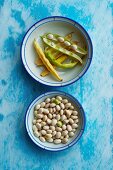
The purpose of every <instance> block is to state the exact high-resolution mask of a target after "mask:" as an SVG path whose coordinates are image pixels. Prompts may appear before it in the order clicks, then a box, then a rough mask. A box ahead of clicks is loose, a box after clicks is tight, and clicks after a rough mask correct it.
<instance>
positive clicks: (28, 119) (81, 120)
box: [25, 91, 85, 151]
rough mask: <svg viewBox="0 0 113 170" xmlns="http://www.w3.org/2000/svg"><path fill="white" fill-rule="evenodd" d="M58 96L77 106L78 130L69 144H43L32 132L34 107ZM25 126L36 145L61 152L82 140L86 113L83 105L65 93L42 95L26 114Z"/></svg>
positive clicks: (57, 92)
mask: <svg viewBox="0 0 113 170" xmlns="http://www.w3.org/2000/svg"><path fill="white" fill-rule="evenodd" d="M57 95H60V96H62V97H63V98H67V99H68V100H69V101H70V102H71V103H72V104H73V105H74V106H75V108H76V110H77V111H78V117H79V123H78V125H79V126H78V129H77V131H76V132H75V135H74V137H72V138H70V139H69V141H68V143H66V144H54V143H48V142H41V141H40V140H39V139H38V138H37V137H35V136H34V134H33V131H32V120H33V110H34V106H35V105H36V104H38V103H41V102H42V101H44V100H45V99H46V98H48V97H49V98H52V97H54V96H57ZM25 125H26V129H27V133H28V135H29V137H30V138H31V140H32V141H33V142H34V143H35V144H36V145H38V146H39V147H41V148H43V149H46V150H49V151H61V150H64V149H67V148H69V147H70V146H72V145H74V144H75V143H76V142H77V141H78V140H79V139H80V138H81V136H82V134H83V132H84V128H85V113H84V110H83V108H82V106H81V104H80V103H79V102H78V100H77V99H75V98H74V97H73V96H71V95H70V94H67V93H65V92H60V91H53V92H48V93H45V94H42V95H40V96H39V97H37V98H36V99H35V100H34V101H33V102H32V103H31V104H30V106H29V107H28V110H27V112H26V117H25Z"/></svg>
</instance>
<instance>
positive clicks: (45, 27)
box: [21, 16, 93, 87]
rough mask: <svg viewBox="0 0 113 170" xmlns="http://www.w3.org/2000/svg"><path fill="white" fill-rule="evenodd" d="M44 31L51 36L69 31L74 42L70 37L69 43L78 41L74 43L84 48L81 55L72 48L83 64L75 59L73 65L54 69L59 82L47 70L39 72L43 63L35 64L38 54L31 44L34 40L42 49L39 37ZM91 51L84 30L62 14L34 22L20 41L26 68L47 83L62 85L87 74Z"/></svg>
mask: <svg viewBox="0 0 113 170" xmlns="http://www.w3.org/2000/svg"><path fill="white" fill-rule="evenodd" d="M46 33H51V34H52V35H60V36H61V37H66V35H68V34H70V33H72V40H73V41H72V40H71V42H73V43H75V44H76V43H78V45H77V46H76V47H77V48H78V46H79V47H80V48H85V49H86V51H87V53H86V54H85V55H81V54H80V56H79V54H78V52H77V53H76V49H75V54H74V55H77V56H79V59H80V60H82V63H80V62H77V64H76V65H75V66H74V67H73V68H68V69H66V68H65V69H64V68H59V67H56V68H55V69H56V72H57V73H58V75H59V76H60V77H61V79H62V81H58V80H57V79H55V77H54V76H53V75H52V74H50V73H48V75H46V76H42V74H41V73H42V72H43V70H44V69H45V68H44V65H43V63H42V65H40V64H39V63H38V64H39V65H40V66H39V65H38V66H37V64H36V58H37V53H36V51H35V49H34V47H33V42H34V39H35V40H36V41H37V42H38V44H39V46H40V47H41V48H42V50H43V51H44V43H43V42H42V38H41V36H43V35H45V34H46ZM47 45H48V44H47ZM78 49H79V48H78ZM60 52H61V51H60ZM65 52H66V49H65ZM61 53H62V52H61ZM92 54H93V47H92V42H91V39H90V36H89V34H88V33H87V31H86V30H85V29H84V28H83V27H82V26H81V25H80V24H79V23H77V22H76V21H74V20H72V19H70V18H66V17H62V16H52V17H47V18H44V19H42V20H40V21H38V22H36V23H35V24H34V25H32V26H31V27H30V28H29V30H28V31H27V32H26V34H25V36H24V38H23V41H22V44H21V58H22V62H23V64H24V67H25V69H26V70H27V72H28V73H29V74H30V75H31V76H32V77H33V78H34V79H35V80H36V81H38V82H40V83H42V84H45V85H48V86H57V87H61V86H66V85H69V84H72V83H74V82H76V81H77V80H79V79H80V78H81V77H82V76H83V75H84V74H85V73H86V71H87V70H88V68H89V66H90V64H91V60H92ZM66 55H67V53H66ZM71 57H72V56H71ZM66 61H67V60H66ZM71 62H73V61H71ZM50 63H51V61H50ZM51 64H53V63H51ZM65 64H66V63H65Z"/></svg>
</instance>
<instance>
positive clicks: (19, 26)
mask: <svg viewBox="0 0 113 170" xmlns="http://www.w3.org/2000/svg"><path fill="white" fill-rule="evenodd" d="M52 15H62V16H67V17H70V18H72V19H75V20H76V21H77V22H79V23H80V24H81V25H83V26H84V27H85V29H86V30H87V31H88V33H89V35H90V36H91V39H92V42H93V47H94V55H93V60H92V64H91V67H90V68H89V70H88V72H87V73H86V74H85V75H84V77H83V78H81V79H80V80H79V81H77V82H76V83H74V84H72V85H70V86H68V87H62V88H58V89H60V90H62V91H66V92H69V93H70V94H73V95H74V96H75V97H76V98H77V99H78V100H79V101H80V102H81V103H82V105H83V107H84V109H85V112H86V119H87V124H86V129H85V133H84V135H83V137H82V138H81V140H80V141H79V142H78V143H77V144H76V145H74V146H73V147H71V148H70V149H68V150H65V151H62V152H58V153H51V152H47V151H43V150H42V149H40V148H38V147H37V146H35V144H33V143H32V142H31V140H30V139H29V137H28V136H27V134H26V131H25V127H24V116H25V111H26V108H27V106H28V105H29V103H30V102H31V101H32V100H33V99H34V98H35V97H36V96H38V95H39V94H41V93H42V92H46V91H50V90H53V89H57V88H51V87H46V86H44V85H41V84H39V83H37V82H36V81H34V80H33V79H32V78H31V77H30V76H29V75H28V73H27V72H26V71H25V69H24V67H23V65H22V62H21V59H20V51H19V50H20V44H21V41H22V38H23V35H24V34H25V32H26V31H27V29H28V28H29V27H30V26H31V25H32V24H33V23H34V22H36V21H37V20H39V19H42V18H43V17H47V16H52ZM0 19H1V20H0V30H1V31H0V170H62V169H63V170H76V169H77V170H112V169H113V153H112V152H113V142H112V141H113V128H112V126H113V48H112V45H113V40H112V38H113V25H112V20H113V1H112V0H95V1H94V0H90V1H89V0H78V1H75V0H70V1H66V0H54V1H51V0H43V1H40V0H37V1H36V0H29V1H28V0H17V1H10V0H1V1H0Z"/></svg>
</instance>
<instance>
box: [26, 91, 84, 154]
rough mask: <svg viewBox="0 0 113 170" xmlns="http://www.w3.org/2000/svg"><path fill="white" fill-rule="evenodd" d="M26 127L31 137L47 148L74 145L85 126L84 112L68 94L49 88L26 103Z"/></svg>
mask: <svg viewBox="0 0 113 170" xmlns="http://www.w3.org/2000/svg"><path fill="white" fill-rule="evenodd" d="M25 125H26V130H27V133H28V135H29V137H30V138H31V140H32V141H33V142H34V143H35V144H36V145H38V146H39V147H41V148H43V149H46V150H49V151H61V150H64V149H67V148H69V147H70V146H72V145H74V144H75V143H76V142H77V141H78V140H79V139H80V138H81V136H82V134H83V132H84V128H85V113H84V110H83V108H82V106H81V104H80V103H79V102H78V100H77V99H75V98H74V97H73V96H71V95H70V94H67V93H65V92H61V91H52V92H47V93H44V94H42V95H40V96H38V97H37V98H36V99H35V100H34V101H33V102H32V103H31V104H30V106H29V107H28V109H27V112H26V117H25Z"/></svg>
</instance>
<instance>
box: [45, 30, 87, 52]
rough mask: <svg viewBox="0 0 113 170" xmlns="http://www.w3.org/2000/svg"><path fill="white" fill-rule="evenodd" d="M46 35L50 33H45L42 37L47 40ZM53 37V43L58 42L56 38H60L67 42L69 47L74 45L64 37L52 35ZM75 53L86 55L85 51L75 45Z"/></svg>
mask: <svg viewBox="0 0 113 170" xmlns="http://www.w3.org/2000/svg"><path fill="white" fill-rule="evenodd" d="M48 34H51V33H46V34H44V37H46V38H47V36H48ZM52 35H53V37H54V38H53V41H56V42H58V37H62V38H63V39H64V41H68V42H69V43H70V44H71V45H75V44H74V43H73V42H72V41H70V40H69V39H67V38H66V37H63V36H60V35H58V34H52ZM75 51H76V52H77V53H79V54H83V55H86V54H87V51H86V50H85V49H83V48H81V47H80V46H78V45H76V50H75Z"/></svg>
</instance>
